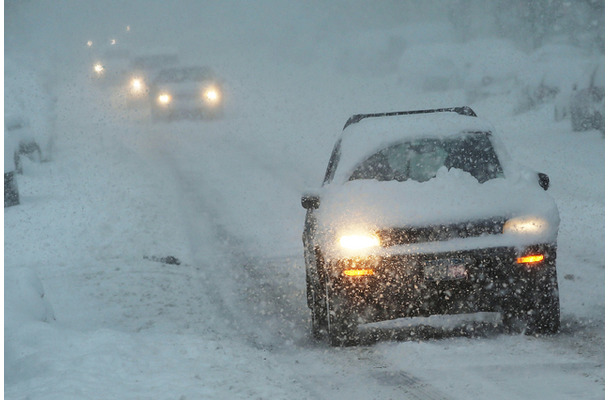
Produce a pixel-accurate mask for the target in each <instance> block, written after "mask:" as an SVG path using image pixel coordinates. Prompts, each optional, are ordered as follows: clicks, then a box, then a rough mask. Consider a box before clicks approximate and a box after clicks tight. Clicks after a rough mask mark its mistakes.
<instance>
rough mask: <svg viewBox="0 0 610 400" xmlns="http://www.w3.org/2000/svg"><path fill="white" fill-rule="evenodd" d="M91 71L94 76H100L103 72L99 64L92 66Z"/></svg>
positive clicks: (102, 67)
mask: <svg viewBox="0 0 610 400" xmlns="http://www.w3.org/2000/svg"><path fill="white" fill-rule="evenodd" d="M93 70H94V71H95V73H96V74H98V75H101V74H102V73H103V72H104V66H103V65H102V64H100V63H97V64H95V65H94V66H93Z"/></svg>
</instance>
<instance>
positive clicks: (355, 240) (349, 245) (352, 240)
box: [339, 234, 381, 250]
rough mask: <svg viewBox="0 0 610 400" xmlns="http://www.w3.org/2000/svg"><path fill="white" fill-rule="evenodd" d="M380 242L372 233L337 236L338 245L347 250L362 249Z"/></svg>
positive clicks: (375, 245)
mask: <svg viewBox="0 0 610 400" xmlns="http://www.w3.org/2000/svg"><path fill="white" fill-rule="evenodd" d="M380 244H381V242H380V240H379V238H378V237H377V236H375V235H373V234H358V235H344V236H341V237H340V238H339V245H341V247H343V248H344V249H347V250H363V249H367V248H370V247H378V246H379V245H380Z"/></svg>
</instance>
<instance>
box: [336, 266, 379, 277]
mask: <svg viewBox="0 0 610 400" xmlns="http://www.w3.org/2000/svg"><path fill="white" fill-rule="evenodd" d="M343 275H345V276H371V275H375V270H374V269H372V268H358V269H346V270H344V271H343Z"/></svg>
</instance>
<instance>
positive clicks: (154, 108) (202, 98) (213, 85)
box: [150, 67, 223, 120]
mask: <svg viewBox="0 0 610 400" xmlns="http://www.w3.org/2000/svg"><path fill="white" fill-rule="evenodd" d="M150 101H151V113H152V117H153V119H155V120H158V119H165V120H170V119H174V118H215V117H219V116H221V115H222V112H223V92H222V86H221V82H220V80H219V78H218V77H217V76H216V75H215V74H214V73H213V72H212V70H211V69H210V68H207V67H175V68H168V69H164V70H161V71H159V74H158V75H157V77H156V78H155V79H154V80H153V83H152V86H151V90H150Z"/></svg>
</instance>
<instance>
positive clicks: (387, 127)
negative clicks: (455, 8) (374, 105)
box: [301, 107, 560, 345]
mask: <svg viewBox="0 0 610 400" xmlns="http://www.w3.org/2000/svg"><path fill="white" fill-rule="evenodd" d="M548 187H549V178H548V176H547V175H545V174H543V173H536V172H534V171H532V170H530V169H528V168H526V167H524V166H520V165H518V164H516V163H515V162H513V161H511V159H510V158H509V156H508V154H507V153H506V152H505V151H504V149H503V146H502V144H501V143H500V142H499V140H498V138H497V137H495V136H494V135H493V127H492V126H491V125H490V124H489V123H488V122H485V121H484V120H482V119H480V118H478V117H477V116H476V114H475V113H474V112H473V111H472V110H471V109H470V108H468V107H456V108H446V109H437V110H417V111H404V112H392V113H383V114H364V115H363V114H357V115H354V116H352V117H351V118H350V119H349V120H348V121H347V123H346V125H345V127H344V130H343V132H342V134H341V135H340V137H339V139H338V140H337V142H336V144H335V147H334V149H333V151H332V155H331V158H330V161H329V163H328V167H327V170H326V175H325V177H324V182H323V185H322V188H321V189H318V190H316V191H314V192H313V193H308V194H306V195H304V196H303V197H302V199H301V204H302V206H303V207H304V208H305V209H306V210H307V213H306V217H305V228H304V232H303V244H304V253H305V264H306V283H307V303H308V306H309V308H310V309H311V320H312V333H313V336H314V338H316V339H320V338H323V337H324V333H326V335H327V337H328V339H329V341H330V343H331V345H348V344H353V343H356V342H357V338H358V325H359V324H364V323H371V322H378V321H383V320H389V319H395V318H402V317H416V316H430V315H436V314H462V313H475V312H496V313H500V314H501V315H502V320H503V324H504V327H505V329H506V330H507V331H509V332H523V331H524V332H525V333H527V334H537V333H542V334H550V333H555V332H557V330H558V329H559V324H560V321H559V294H558V286H557V276H556V275H557V274H556V269H555V258H556V251H557V233H558V229H559V213H558V210H557V206H556V205H555V202H554V200H553V199H552V198H551V197H550V196H549V195H548V194H547V193H546V192H545V190H547V189H548Z"/></svg>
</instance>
